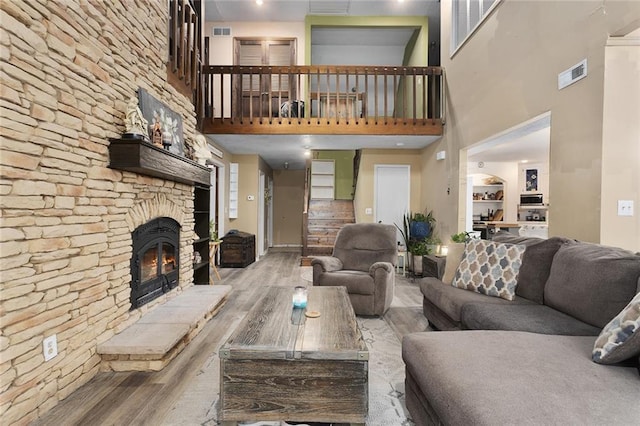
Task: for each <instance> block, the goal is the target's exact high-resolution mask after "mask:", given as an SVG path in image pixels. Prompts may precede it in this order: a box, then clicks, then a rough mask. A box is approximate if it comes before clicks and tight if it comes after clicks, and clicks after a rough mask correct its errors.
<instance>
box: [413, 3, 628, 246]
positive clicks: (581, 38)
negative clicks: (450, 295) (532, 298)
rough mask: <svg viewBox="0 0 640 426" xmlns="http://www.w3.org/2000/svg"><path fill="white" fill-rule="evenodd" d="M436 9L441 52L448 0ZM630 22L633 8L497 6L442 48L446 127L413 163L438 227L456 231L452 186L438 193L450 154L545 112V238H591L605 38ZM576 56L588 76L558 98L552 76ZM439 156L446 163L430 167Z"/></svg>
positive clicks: (453, 169) (595, 232) (594, 237)
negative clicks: (418, 165)
mask: <svg viewBox="0 0 640 426" xmlns="http://www.w3.org/2000/svg"><path fill="white" fill-rule="evenodd" d="M601 6H602V7H601ZM603 8H604V9H603ZM605 9H606V10H605ZM441 10H442V46H449V45H450V27H451V13H450V11H451V0H443V2H442V8H441ZM605 11H606V13H604V12H605ZM638 19H640V2H636V1H619V2H608V3H606V5H604V6H603V4H602V2H599V1H580V2H575V1H566V2H561V1H558V2H538V1H518V2H510V1H503V2H501V3H500V4H499V5H498V7H497V8H496V9H495V11H494V12H493V13H492V15H491V16H489V18H488V19H487V20H486V21H485V22H484V23H483V24H482V25H481V27H480V28H479V30H478V31H477V32H476V33H475V34H474V35H473V36H472V37H471V38H470V39H469V40H468V41H467V43H466V44H465V45H464V46H463V47H462V48H461V49H460V50H459V51H458V52H457V53H456V54H455V56H454V57H453V58H450V57H449V55H448V54H447V51H446V48H443V52H444V54H443V58H442V66H443V67H444V68H445V69H446V70H447V94H448V99H447V119H448V121H447V124H446V126H445V130H444V135H443V138H442V140H441V141H439V142H438V143H436V144H432V145H431V146H429V147H428V148H427V149H425V151H424V153H423V163H422V164H423V167H424V169H425V170H426V171H425V175H424V181H425V182H427V183H426V184H425V187H424V190H423V195H424V197H425V202H426V204H428V205H436V206H438V207H437V208H438V210H439V211H438V216H437V217H442V218H447V219H445V220H446V221H447V223H445V224H442V225H443V227H444V228H445V229H447V230H452V229H455V228H457V215H458V212H457V203H454V202H451V201H455V200H457V199H458V191H459V188H458V186H457V184H456V185H452V186H451V194H450V195H446V191H445V189H446V188H447V187H448V186H449V180H450V179H454V180H455V181H456V182H457V181H458V169H459V159H458V152H459V149H460V148H463V147H468V146H470V145H472V144H474V143H476V142H479V141H481V140H484V139H486V138H488V137H489V136H492V135H495V134H497V133H499V132H501V131H503V130H505V129H508V128H510V127H512V126H514V125H516V124H518V123H522V122H525V121H527V120H529V119H531V118H533V117H535V116H538V115H540V114H542V113H544V112H547V111H549V112H550V113H551V123H552V124H551V138H550V141H551V147H550V164H549V195H550V199H553V203H552V204H551V206H550V212H549V215H550V216H551V217H552V220H551V223H550V227H549V233H550V235H564V236H567V237H572V238H577V239H581V240H584V241H594V242H598V241H599V240H600V236H601V230H600V227H601V220H600V218H601V215H600V208H601V196H600V194H601V191H602V152H603V143H602V133H603V120H602V117H603V100H604V91H603V86H604V84H603V82H604V45H605V43H606V41H607V37H608V34H610V33H615V32H616V31H618V30H620V29H621V28H625V27H629V26H630V25H631V23H632V22H633V21H634V20H636V21H637V20H638ZM636 27H637V23H636ZM515 35H518V36H515ZM584 58H587V60H588V76H587V77H586V78H584V79H582V80H581V81H579V82H577V83H575V84H573V85H572V86H569V87H567V88H565V89H563V90H561V91H559V90H558V88H557V75H558V73H559V72H562V71H564V70H566V69H567V68H569V67H571V66H573V65H574V64H576V63H578V62H579V61H581V60H582V59H584ZM470 70H473V72H470ZM440 150H446V151H447V155H448V158H450V159H451V160H452V161H451V162H450V163H448V164H446V165H440V166H438V165H436V164H435V158H434V157H435V152H437V151H440ZM434 165H435V167H431V166H434ZM445 167H446V168H449V169H450V170H445ZM637 182H638V181H637V180H636V183H635V184H634V188H635V190H636V193H637V189H638V183H637ZM443 191H444V192H443Z"/></svg>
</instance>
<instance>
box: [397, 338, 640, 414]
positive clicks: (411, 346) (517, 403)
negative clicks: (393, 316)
mask: <svg viewBox="0 0 640 426" xmlns="http://www.w3.org/2000/svg"><path fill="white" fill-rule="evenodd" d="M595 339H596V338H595V337H594V336H590V337H589V336H553V335H547V334H535V333H525V332H518V331H450V332H449V331H442V332H422V333H413V334H408V335H406V336H405V337H404V339H403V340H402V356H403V359H404V361H405V365H406V369H407V376H411V377H412V378H413V379H414V381H415V383H416V384H417V385H418V387H419V388H420V390H421V393H422V394H423V395H426V397H427V398H428V402H429V404H430V405H431V407H432V408H433V409H434V411H435V412H436V414H437V417H438V418H439V419H440V420H441V421H442V423H443V424H449V425H500V424H511V425H548V424H556V425H586V424H594V425H595V424H619V425H623V424H637V423H638V419H640V404H638V401H640V377H638V370H637V368H635V367H619V366H615V367H614V366H605V365H600V364H596V363H594V362H592V361H591V356H590V354H591V350H592V349H593V343H594V341H595ZM416 420H417V419H416ZM418 424H420V423H418Z"/></svg>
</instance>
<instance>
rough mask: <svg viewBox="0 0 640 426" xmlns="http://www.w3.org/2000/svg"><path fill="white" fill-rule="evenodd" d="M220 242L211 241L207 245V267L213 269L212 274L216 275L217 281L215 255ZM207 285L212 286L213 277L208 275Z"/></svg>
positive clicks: (218, 275)
mask: <svg viewBox="0 0 640 426" xmlns="http://www.w3.org/2000/svg"><path fill="white" fill-rule="evenodd" d="M220 244H222V241H212V242H210V243H209V266H210V267H211V269H213V272H215V273H216V276H217V277H218V280H219V279H220V274H219V273H218V268H216V253H218V247H220ZM209 284H210V285H213V276H212V275H211V273H209Z"/></svg>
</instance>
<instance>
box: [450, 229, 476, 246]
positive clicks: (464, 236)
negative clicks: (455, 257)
mask: <svg viewBox="0 0 640 426" xmlns="http://www.w3.org/2000/svg"><path fill="white" fill-rule="evenodd" d="M470 239H471V234H470V233H469V232H466V231H464V232H458V233H457V234H453V235H452V236H451V241H453V242H454V243H465V244H466V243H467V242H468V241H469V240H470Z"/></svg>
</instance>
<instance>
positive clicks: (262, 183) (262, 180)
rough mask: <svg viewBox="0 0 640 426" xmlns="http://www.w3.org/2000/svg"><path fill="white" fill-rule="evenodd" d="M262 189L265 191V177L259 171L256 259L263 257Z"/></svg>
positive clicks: (263, 216) (263, 200) (263, 218)
mask: <svg viewBox="0 0 640 426" xmlns="http://www.w3.org/2000/svg"><path fill="white" fill-rule="evenodd" d="M264 189H265V176H264V173H263V172H262V171H260V178H259V183H258V238H257V240H258V241H257V243H258V247H257V249H258V250H257V251H258V257H260V256H262V255H264V237H265V232H264V230H265V215H264V213H265V209H264V203H265V199H264Z"/></svg>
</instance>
